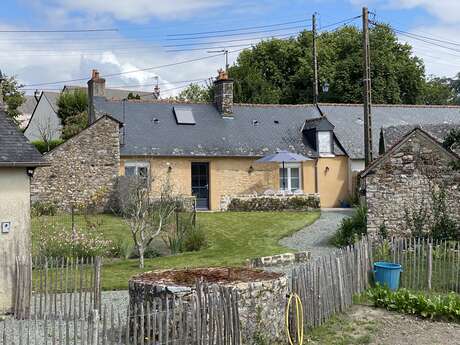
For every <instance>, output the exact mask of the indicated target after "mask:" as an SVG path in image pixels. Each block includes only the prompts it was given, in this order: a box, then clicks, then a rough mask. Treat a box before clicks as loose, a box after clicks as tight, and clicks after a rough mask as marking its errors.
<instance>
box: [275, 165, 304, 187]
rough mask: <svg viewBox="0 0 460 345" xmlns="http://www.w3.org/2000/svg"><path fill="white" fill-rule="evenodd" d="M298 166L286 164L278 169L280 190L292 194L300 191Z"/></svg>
mask: <svg viewBox="0 0 460 345" xmlns="http://www.w3.org/2000/svg"><path fill="white" fill-rule="evenodd" d="M301 182H302V180H301V174H300V164H297V163H286V164H285V165H284V170H283V167H282V166H281V167H280V189H281V190H287V191H291V192H294V191H296V190H300V189H301V185H302V183H301Z"/></svg>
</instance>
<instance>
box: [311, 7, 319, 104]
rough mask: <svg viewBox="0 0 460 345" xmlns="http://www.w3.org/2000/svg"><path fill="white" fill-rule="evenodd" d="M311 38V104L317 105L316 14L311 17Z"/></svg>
mask: <svg viewBox="0 0 460 345" xmlns="http://www.w3.org/2000/svg"><path fill="white" fill-rule="evenodd" d="M311 23H312V36H313V103H314V104H317V103H318V54H317V51H316V13H313V15H312V17H311Z"/></svg>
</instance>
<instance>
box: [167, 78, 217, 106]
mask: <svg viewBox="0 0 460 345" xmlns="http://www.w3.org/2000/svg"><path fill="white" fill-rule="evenodd" d="M213 97H214V95H213V90H212V87H210V86H209V85H207V86H201V85H199V84H194V83H191V84H190V85H189V86H187V87H186V88H185V89H184V90H182V91H181V92H180V93H179V95H178V96H177V97H176V99H178V100H180V101H187V102H194V103H209V102H212V100H213Z"/></svg>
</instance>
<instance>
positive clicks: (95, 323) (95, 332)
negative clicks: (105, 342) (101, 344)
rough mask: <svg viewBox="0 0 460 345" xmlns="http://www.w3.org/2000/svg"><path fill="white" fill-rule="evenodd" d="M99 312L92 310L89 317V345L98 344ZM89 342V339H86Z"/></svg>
mask: <svg viewBox="0 0 460 345" xmlns="http://www.w3.org/2000/svg"><path fill="white" fill-rule="evenodd" d="M98 326H99V312H98V310H97V309H94V310H93V312H92V315H91V328H92V329H91V330H92V333H91V334H92V336H93V338H92V339H91V344H93V345H97V344H98V341H97V340H98V335H99V329H98V328H99V327H98ZM88 340H89V339H88Z"/></svg>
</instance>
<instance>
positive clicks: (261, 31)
mask: <svg viewBox="0 0 460 345" xmlns="http://www.w3.org/2000/svg"><path fill="white" fill-rule="evenodd" d="M294 29H296V30H297V29H305V27H304V26H289V27H286V28H280V29H271V30H260V31H248V32H239V33H233V34H231V33H230V34H223V35H209V36H195V37H183V38H166V40H167V41H182V40H199V39H203V38H214V37H227V36H242V35H252V34H260V33H264V32H274V31H283V30H294Z"/></svg>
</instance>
